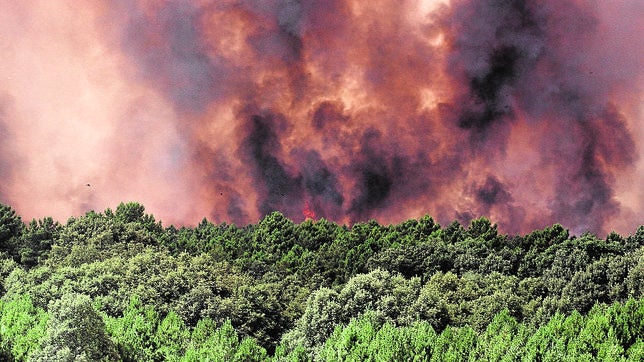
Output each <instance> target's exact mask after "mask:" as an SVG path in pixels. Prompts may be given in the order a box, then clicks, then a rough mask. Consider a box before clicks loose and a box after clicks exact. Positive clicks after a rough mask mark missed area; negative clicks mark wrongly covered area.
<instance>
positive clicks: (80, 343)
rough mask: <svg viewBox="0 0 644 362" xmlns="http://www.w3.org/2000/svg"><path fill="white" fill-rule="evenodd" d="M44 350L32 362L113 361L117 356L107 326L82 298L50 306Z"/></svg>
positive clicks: (76, 296)
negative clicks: (106, 329) (106, 330)
mask: <svg viewBox="0 0 644 362" xmlns="http://www.w3.org/2000/svg"><path fill="white" fill-rule="evenodd" d="M49 313H50V315H51V318H50V319H49V321H48V323H47V331H46V335H45V337H44V338H43V340H42V350H40V351H38V352H36V353H35V354H34V355H33V356H32V357H31V359H32V360H33V361H43V362H45V361H74V360H87V361H114V360H116V359H118V353H117V350H116V347H115V345H114V343H113V342H112V341H111V340H110V339H109V337H108V336H107V333H106V332H105V324H104V323H103V320H102V319H101V318H100V316H99V315H98V314H97V313H96V311H95V310H94V309H93V308H92V305H91V300H90V299H89V297H87V296H86V295H82V294H65V295H63V297H62V298H61V299H59V300H57V301H53V302H52V303H50V305H49Z"/></svg>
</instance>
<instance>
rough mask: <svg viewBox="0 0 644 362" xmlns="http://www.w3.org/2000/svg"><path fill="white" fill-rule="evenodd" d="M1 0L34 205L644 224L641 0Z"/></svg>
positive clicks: (11, 119)
mask: <svg viewBox="0 0 644 362" xmlns="http://www.w3.org/2000/svg"><path fill="white" fill-rule="evenodd" d="M0 5H1V6H2V8H3V12H2V13H1V14H0V47H2V49H3V51H2V53H0V177H2V184H1V185H0V201H2V202H5V203H9V204H11V205H12V206H14V207H15V208H16V209H17V210H18V212H19V213H21V214H22V215H23V216H24V217H25V218H31V217H43V216H54V217H56V218H58V219H63V220H64V219H65V218H67V217H69V216H73V215H78V214H82V213H84V212H85V211H88V210H90V209H95V210H103V209H105V208H107V207H112V208H114V207H115V206H116V205H118V203H119V202H121V201H128V200H136V201H139V202H141V203H143V204H144V205H145V206H146V208H147V211H148V212H151V213H153V214H154V215H155V216H157V217H158V218H160V219H162V220H163V221H164V222H165V223H166V224H167V223H175V224H188V225H190V224H195V223H197V222H198V221H199V220H201V218H203V217H208V218H209V219H211V220H213V221H215V222H234V223H237V224H246V223H250V222H256V221H257V220H258V219H259V218H261V217H262V216H263V215H265V214H267V213H269V212H271V211H273V210H279V211H281V212H283V213H284V214H285V215H287V216H288V217H290V218H293V219H294V220H296V221H301V220H303V219H304V218H305V217H306V216H308V215H315V216H316V217H325V218H328V219H331V220H334V221H337V222H343V223H352V222H358V221H365V220H368V219H371V218H374V219H376V220H378V221H380V222H383V223H392V222H398V221H401V220H403V219H407V218H412V217H419V216H422V215H424V214H430V215H432V216H433V217H435V218H436V219H437V220H438V221H439V222H441V223H444V224H446V223H449V222H451V221H452V220H454V219H457V220H459V221H461V222H464V223H467V222H469V219H471V218H473V217H478V216H488V217H490V218H491V219H492V220H493V221H494V222H497V223H498V224H499V227H500V229H501V230H503V231H504V232H509V233H517V232H525V231H529V230H532V229H534V228H539V227H544V226H547V225H550V224H552V223H561V224H563V225H564V226H565V227H568V228H571V229H572V230H573V232H575V233H581V232H584V231H592V232H596V233H605V232H608V231H611V230H617V231H620V232H631V231H632V230H634V228H635V227H636V226H637V225H638V224H641V221H642V220H644V191H642V188H641V187H640V186H639V185H642V184H644V182H643V181H644V161H643V160H642V159H643V157H641V156H642V147H644V131H643V130H642V129H643V128H644V127H642V121H643V120H644V116H643V112H644V99H643V94H644V93H643V90H642V85H643V84H644V77H643V72H642V69H644V50H643V49H642V47H641V46H640V42H641V37H640V36H639V34H641V33H642V32H644V24H643V23H642V20H641V17H640V16H638V15H639V14H642V13H643V12H644V5H643V4H642V3H641V2H640V1H636V0H627V1H620V2H601V4H600V3H597V2H594V1H584V0H582V1H576V0H556V1H555V0H510V1H507V0H451V1H448V0H406V1H392V0H378V1H375V2H370V3H369V4H368V5H367V4H366V3H364V2H361V1H357V0H327V1H317V0H268V1H260V2H258V1H246V0H241V1H239V0H237V1H209V0H199V1H197V0H192V1H189V0H171V1H148V0H145V1H144V0H140V1H138V0H137V1H124V0H111V1H84V2H81V3H79V2H73V1H70V0H61V1H56V2H51V1H45V0H39V1H31V2H29V3H28V4H27V3H17V2H13V1H8V0H0ZM87 184H90V186H86V185H87Z"/></svg>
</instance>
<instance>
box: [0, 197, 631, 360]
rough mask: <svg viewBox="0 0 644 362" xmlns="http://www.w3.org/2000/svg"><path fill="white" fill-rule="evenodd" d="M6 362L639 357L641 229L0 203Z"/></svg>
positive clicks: (0, 324) (1, 328)
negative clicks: (170, 220) (57, 215)
mask: <svg viewBox="0 0 644 362" xmlns="http://www.w3.org/2000/svg"><path fill="white" fill-rule="evenodd" d="M0 282H1V284H0V288H1V289H0V293H1V298H0V359H1V360H7V361H467V360H472V361H479V360H481V361H626V360H632V361H641V360H644V294H643V292H644V226H640V227H639V228H637V229H636V230H633V233H632V234H630V235H619V234H617V233H614V232H613V233H610V234H608V235H606V236H605V237H603V238H602V237H600V236H597V235H593V234H590V233H586V234H582V235H571V234H570V232H569V231H568V230H567V229H565V228H564V227H562V226H561V225H559V224H556V225H552V226H550V227H546V228H544V229H542V230H535V231H532V232H530V233H528V234H526V235H504V234H501V233H500V232H499V231H498V229H497V226H496V225H495V224H494V223H493V222H492V221H491V220H489V219H487V218H485V217H481V218H478V219H474V220H472V221H471V222H470V224H469V225H461V224H460V223H459V222H456V221H455V222H452V223H451V224H449V225H439V224H437V223H436V222H435V221H434V219H432V218H431V217H430V216H424V217H421V218H419V219H412V220H406V221H404V222H401V223H399V224H396V225H380V224H379V223H377V222H376V221H369V222H362V223H356V224H354V225H338V224H336V223H334V222H331V221H328V220H325V219H320V220H312V219H307V220H305V221H303V222H301V223H294V222H293V221H291V220H289V219H288V218H286V217H285V216H283V215H282V214H281V213H279V212H273V213H270V214H268V215H267V216H265V217H264V218H263V219H262V220H260V221H259V222H258V223H257V224H251V225H247V226H236V225H232V224H225V223H222V224H214V223H212V222H210V221H208V220H207V219H203V221H201V222H200V223H199V224H198V225H197V226H195V227H181V228H177V227H175V226H172V225H169V226H165V225H163V224H162V222H161V221H159V220H156V219H155V218H154V216H153V215H150V214H147V213H146V212H145V208H144V206H143V205H141V204H139V203H136V202H128V203H121V204H120V205H118V207H117V208H116V209H115V210H111V209H107V210H105V211H103V212H94V211H91V212H88V213H86V214H85V215H83V216H80V217H72V218H69V219H68V220H67V221H66V222H65V223H60V222H59V221H56V220H53V219H52V218H43V219H39V220H32V221H29V222H25V221H23V220H22V218H21V217H20V215H18V214H17V212H16V211H15V210H14V209H13V208H11V207H10V206H8V205H4V204H0Z"/></svg>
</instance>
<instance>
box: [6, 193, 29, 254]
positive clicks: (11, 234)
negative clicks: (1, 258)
mask: <svg viewBox="0 0 644 362" xmlns="http://www.w3.org/2000/svg"><path fill="white" fill-rule="evenodd" d="M24 229H25V224H24V223H23V222H22V219H21V218H20V216H19V215H18V214H17V213H16V211H15V210H14V209H12V208H11V207H10V206H9V205H5V204H2V203H0V252H5V253H7V254H8V255H10V256H12V257H14V258H18V256H19V255H18V247H19V239H20V237H21V236H22V233H23V232H24Z"/></svg>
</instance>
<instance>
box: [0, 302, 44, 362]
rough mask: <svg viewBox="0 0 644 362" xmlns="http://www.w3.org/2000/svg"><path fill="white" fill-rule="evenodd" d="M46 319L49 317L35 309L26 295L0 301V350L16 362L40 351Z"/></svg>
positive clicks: (40, 310)
mask: <svg viewBox="0 0 644 362" xmlns="http://www.w3.org/2000/svg"><path fill="white" fill-rule="evenodd" d="M48 319H49V315H48V314H47V313H46V312H45V311H44V310H43V309H41V308H38V307H35V306H34V305H33V304H32V302H31V298H30V297H29V296H28V295H26V294H23V295H17V296H14V297H13V298H11V299H9V300H3V301H0V340H1V346H2V350H4V351H8V352H10V354H11V355H12V357H13V358H15V360H17V361H24V360H26V359H27V358H28V357H29V356H30V355H31V354H33V353H34V352H37V351H39V350H40V345H41V341H42V340H43V338H44V337H45V335H46V329H47V320H48Z"/></svg>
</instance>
